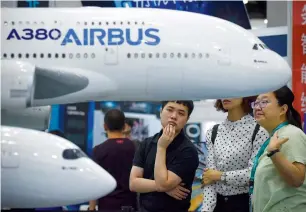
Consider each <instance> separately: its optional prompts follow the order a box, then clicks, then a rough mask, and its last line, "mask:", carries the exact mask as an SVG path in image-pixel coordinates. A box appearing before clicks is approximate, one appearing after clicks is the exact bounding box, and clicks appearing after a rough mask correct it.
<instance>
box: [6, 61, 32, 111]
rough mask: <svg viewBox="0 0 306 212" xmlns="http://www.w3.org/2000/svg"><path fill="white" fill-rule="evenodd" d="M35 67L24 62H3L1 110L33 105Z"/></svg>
mask: <svg viewBox="0 0 306 212" xmlns="http://www.w3.org/2000/svg"><path fill="white" fill-rule="evenodd" d="M34 72H35V66H33V65H32V64H30V63H27V62H23V61H14V60H2V61H1V109H9V110H11V109H24V108H27V107H30V106H31V105H32V99H33V85H34V81H35V77H34Z"/></svg>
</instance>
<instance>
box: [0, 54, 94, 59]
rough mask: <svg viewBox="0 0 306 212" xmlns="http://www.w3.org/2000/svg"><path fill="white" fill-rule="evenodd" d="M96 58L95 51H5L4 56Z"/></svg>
mask: <svg viewBox="0 0 306 212" xmlns="http://www.w3.org/2000/svg"><path fill="white" fill-rule="evenodd" d="M81 57H82V58H95V57H96V55H95V54H94V53H91V54H88V53H84V54H80V53H75V54H74V53H62V54H60V53H55V54H51V53H40V54H37V53H33V54H29V53H24V54H21V53H19V54H14V53H12V54H7V53H4V54H3V58H70V59H72V58H81Z"/></svg>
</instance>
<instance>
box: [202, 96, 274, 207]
mask: <svg viewBox="0 0 306 212" xmlns="http://www.w3.org/2000/svg"><path fill="white" fill-rule="evenodd" d="M255 99H256V97H246V98H235V99H222V100H221V99H219V100H217V101H216V103H215V107H216V109H217V111H220V110H221V111H223V112H227V118H226V120H225V121H223V122H222V123H221V124H219V125H215V126H214V127H213V128H212V129H209V130H208V131H207V133H206V145H207V151H208V156H207V168H206V169H205V170H204V172H203V177H202V186H203V194H204V198H203V204H202V209H201V211H202V212H212V211H214V212H247V211H248V210H249V195H248V192H249V185H248V184H249V180H250V171H251V168H252V165H253V159H254V157H255V155H256V154H257V151H258V149H259V147H260V146H261V145H262V144H263V143H264V141H265V140H266V139H267V138H268V133H267V131H266V130H265V129H263V128H261V127H260V126H259V125H257V123H256V121H255V119H254V118H253V117H252V116H251V115H250V114H251V113H252V108H251V102H253V101H255Z"/></svg>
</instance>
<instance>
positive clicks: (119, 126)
mask: <svg viewBox="0 0 306 212" xmlns="http://www.w3.org/2000/svg"><path fill="white" fill-rule="evenodd" d="M104 124H105V125H106V126H107V128H108V130H109V131H122V130H123V129H124V126H125V116H124V113H123V112H122V111H121V110H119V109H110V110H108V111H107V112H106V114H105V116H104Z"/></svg>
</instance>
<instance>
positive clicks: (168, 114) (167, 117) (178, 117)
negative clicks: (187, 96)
mask: <svg viewBox="0 0 306 212" xmlns="http://www.w3.org/2000/svg"><path fill="white" fill-rule="evenodd" d="M160 119H161V124H162V126H163V128H165V127H166V126H167V125H168V124H171V125H173V126H174V127H175V132H180V131H181V130H182V129H183V128H184V126H185V124H186V123H187V121H188V107H187V106H185V105H182V104H178V103H175V102H168V103H167V104H166V105H165V107H164V108H163V109H162V111H161V112H160Z"/></svg>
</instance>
